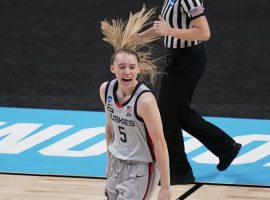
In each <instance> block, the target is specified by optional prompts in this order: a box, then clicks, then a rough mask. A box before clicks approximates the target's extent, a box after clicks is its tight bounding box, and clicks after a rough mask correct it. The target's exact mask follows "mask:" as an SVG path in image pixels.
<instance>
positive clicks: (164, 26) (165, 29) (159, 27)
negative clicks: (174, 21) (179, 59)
mask: <svg viewBox="0 0 270 200" xmlns="http://www.w3.org/2000/svg"><path fill="white" fill-rule="evenodd" d="M153 29H154V31H155V33H156V34H159V35H162V36H166V35H170V32H171V29H172V28H171V26H170V25H169V24H168V23H167V22H166V21H165V20H164V19H163V18H162V17H161V16H159V20H158V21H154V24H153Z"/></svg>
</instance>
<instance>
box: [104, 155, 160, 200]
mask: <svg viewBox="0 0 270 200" xmlns="http://www.w3.org/2000/svg"><path fill="white" fill-rule="evenodd" d="M108 165H109V166H108V169H109V172H108V177H107V182H106V187H105V199H108V200H148V199H150V198H151V196H152V194H153V192H154V190H155V189H156V187H157V185H158V182H159V179H160V176H159V172H158V168H157V165H156V163H144V162H136V161H123V160H119V159H117V158H115V157H113V156H112V157H111V160H110V162H109V164H108Z"/></svg>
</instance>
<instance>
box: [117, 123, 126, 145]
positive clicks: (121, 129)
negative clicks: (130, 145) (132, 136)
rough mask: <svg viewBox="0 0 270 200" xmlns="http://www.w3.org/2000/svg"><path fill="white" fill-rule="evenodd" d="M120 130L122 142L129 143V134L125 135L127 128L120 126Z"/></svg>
mask: <svg viewBox="0 0 270 200" xmlns="http://www.w3.org/2000/svg"><path fill="white" fill-rule="evenodd" d="M118 128H119V133H120V135H121V137H120V140H121V141H122V142H124V143H126V142H127V134H126V133H125V128H124V127H122V126H118Z"/></svg>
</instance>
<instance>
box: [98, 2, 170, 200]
mask: <svg viewBox="0 0 270 200" xmlns="http://www.w3.org/2000/svg"><path fill="white" fill-rule="evenodd" d="M152 14H153V10H150V11H148V12H146V9H145V8H144V7H143V9H142V10H141V11H140V12H138V13H136V14H135V15H132V14H131V15H130V17H129V20H128V22H127V23H126V24H125V23H122V21H121V20H117V21H115V20H113V23H112V25H110V24H109V23H108V22H107V21H103V22H102V23H101V28H102V32H103V34H104V35H105V38H104V40H105V41H107V42H109V43H110V44H112V46H113V47H114V49H115V53H114V55H113V56H112V59H111V60H112V63H111V67H110V69H111V72H112V73H114V74H115V79H113V80H110V81H107V82H104V83H103V84H102V85H101V86H100V98H101V101H102V102H103V104H104V106H105V112H106V126H105V133H106V142H107V151H108V164H107V174H106V175H107V181H106V186H105V198H107V199H110V200H111V199H136V200H137V199H138V200H139V199H150V198H151V196H152V194H153V192H154V191H155V188H156V187H157V185H158V182H159V180H160V182H161V189H160V191H159V195H158V199H159V200H161V199H162V200H169V199H170V198H171V189H170V173H169V156H168V149H167V145H166V142H165V139H164V135H163V128H162V123H161V118H160V114H159V110H158V106H157V102H156V99H155V97H154V95H153V94H152V92H151V91H150V90H149V88H148V87H147V86H146V85H144V84H143V83H142V82H141V81H140V78H141V77H142V76H141V75H148V76H149V77H150V80H151V81H152V82H153V80H154V77H155V74H156V66H155V64H154V62H152V61H151V60H150V59H149V55H150V52H142V51H138V50H139V49H140V48H141V47H142V46H144V45H145V43H141V44H139V45H138V44H135V43H134V42H133V41H132V37H133V36H134V34H137V33H138V31H140V30H141V28H142V27H143V26H144V25H145V23H146V22H147V20H148V19H149V18H150V17H151V15H152ZM152 39H153V38H152ZM152 39H151V40H152ZM151 40H149V41H151ZM149 41H148V42H149ZM145 42H146V41H145Z"/></svg>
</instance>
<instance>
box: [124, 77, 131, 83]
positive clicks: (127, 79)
mask: <svg viewBox="0 0 270 200" xmlns="http://www.w3.org/2000/svg"><path fill="white" fill-rule="evenodd" d="M122 80H123V82H126V83H128V82H131V80H132V79H131V78H123V79H122Z"/></svg>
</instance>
